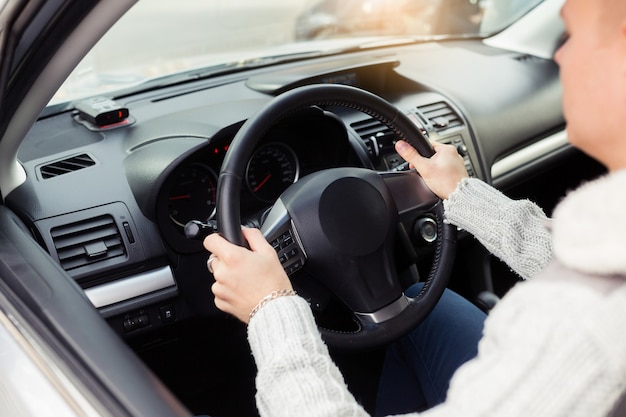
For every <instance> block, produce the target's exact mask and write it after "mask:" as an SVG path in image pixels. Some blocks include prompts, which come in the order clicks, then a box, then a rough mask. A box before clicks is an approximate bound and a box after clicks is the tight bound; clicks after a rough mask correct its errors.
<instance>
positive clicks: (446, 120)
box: [417, 101, 463, 134]
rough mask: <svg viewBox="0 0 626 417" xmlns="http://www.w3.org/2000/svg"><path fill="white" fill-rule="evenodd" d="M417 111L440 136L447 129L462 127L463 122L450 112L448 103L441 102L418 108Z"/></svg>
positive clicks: (453, 112) (454, 113) (452, 111)
mask: <svg viewBox="0 0 626 417" xmlns="http://www.w3.org/2000/svg"><path fill="white" fill-rule="evenodd" d="M417 109H418V111H419V112H421V113H422V114H423V115H424V117H425V118H426V119H427V120H428V121H429V123H430V124H431V125H432V126H433V128H434V129H435V131H437V132H438V133H440V134H441V133H443V132H445V131H447V130H448V129H453V128H456V127H461V126H463V121H462V120H461V118H460V117H459V115H458V114H456V112H455V111H454V110H452V108H451V107H450V106H449V105H448V103H445V102H443V101H440V102H438V103H433V104H428V105H426V106H419V107H418V108H417Z"/></svg>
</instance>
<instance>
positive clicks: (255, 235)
mask: <svg viewBox="0 0 626 417" xmlns="http://www.w3.org/2000/svg"><path fill="white" fill-rule="evenodd" d="M242 232H243V236H244V237H245V238H246V240H247V241H248V245H250V249H251V250H252V251H254V252H258V251H262V250H264V249H266V248H267V247H268V246H269V243H267V240H265V237H263V234H262V233H261V231H260V230H259V229H255V228H251V227H244V228H243V229H242ZM272 250H273V249H272Z"/></svg>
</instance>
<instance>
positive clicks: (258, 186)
mask: <svg viewBox="0 0 626 417" xmlns="http://www.w3.org/2000/svg"><path fill="white" fill-rule="evenodd" d="M271 177H272V174H271V173H268V174H267V175H266V176H265V178H263V181H261V182H260V183H259V185H257V186H256V187H254V192H255V193H256V192H257V191H259V190H260V189H261V187H263V186H264V185H265V183H266V182H268V181H269V179H270V178H271Z"/></svg>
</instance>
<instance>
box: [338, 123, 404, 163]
mask: <svg viewBox="0 0 626 417" xmlns="http://www.w3.org/2000/svg"><path fill="white" fill-rule="evenodd" d="M350 126H351V127H352V128H353V129H354V130H355V132H356V133H357V134H358V135H359V136H360V137H361V139H362V140H363V143H365V146H366V147H367V150H368V152H369V154H370V156H373V157H378V156H379V155H380V154H381V153H384V151H385V150H387V149H388V148H393V143H394V142H395V141H396V140H397V139H398V136H397V135H396V133H395V132H394V131H393V129H390V128H389V127H388V126H386V125H385V124H384V123H382V122H380V121H378V120H376V119H374V118H371V117H370V118H367V119H365V120H361V121H358V122H354V123H352V124H351V125H350Z"/></svg>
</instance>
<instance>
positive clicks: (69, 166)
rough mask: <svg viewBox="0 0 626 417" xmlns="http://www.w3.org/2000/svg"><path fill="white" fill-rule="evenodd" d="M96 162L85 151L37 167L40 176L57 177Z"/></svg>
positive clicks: (45, 178) (44, 177)
mask: <svg viewBox="0 0 626 417" xmlns="http://www.w3.org/2000/svg"><path fill="white" fill-rule="evenodd" d="M95 164H96V162H95V161H94V160H93V159H92V158H91V157H90V156H89V155H87V154H86V153H84V154H81V155H76V156H72V157H71V158H66V159H63V160H61V161H56V162H53V163H51V164H48V165H43V166H42V167H41V168H39V172H40V173H41V178H43V179H44V180H47V179H49V178H54V177H58V176H59V175H63V174H68V173H70V172H74V171H78V170H79V169H83V168H87V167H90V166H92V165H95Z"/></svg>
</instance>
